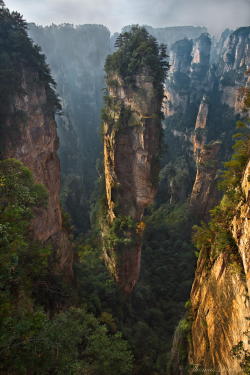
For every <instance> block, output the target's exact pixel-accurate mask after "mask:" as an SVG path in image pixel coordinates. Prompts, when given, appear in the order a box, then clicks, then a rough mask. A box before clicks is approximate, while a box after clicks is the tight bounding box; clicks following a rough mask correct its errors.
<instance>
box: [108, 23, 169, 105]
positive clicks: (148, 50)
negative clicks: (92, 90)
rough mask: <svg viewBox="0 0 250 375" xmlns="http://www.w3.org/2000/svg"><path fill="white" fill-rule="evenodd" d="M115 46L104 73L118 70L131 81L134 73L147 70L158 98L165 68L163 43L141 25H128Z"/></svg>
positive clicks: (165, 71) (125, 79) (133, 79)
mask: <svg viewBox="0 0 250 375" xmlns="http://www.w3.org/2000/svg"><path fill="white" fill-rule="evenodd" d="M116 47H117V48H118V49H117V51H116V52H115V53H113V54H112V55H109V56H108V57H107V60H106V64H105V71H106V73H107V74H110V73H111V74H113V73H118V74H119V75H120V76H121V77H122V78H123V79H124V81H125V82H126V83H128V84H132V85H134V84H135V75H137V74H146V75H147V74H148V75H150V76H152V77H153V79H154V84H155V86H156V87H158V88H159V96H160V97H161V98H162V97H163V82H164V80H165V78H166V74H167V71H168V69H169V64H168V62H167V60H166V59H167V53H166V47H165V46H164V45H163V44H161V45H159V44H158V42H157V41H156V39H155V38H154V37H153V36H151V35H150V34H149V33H148V32H147V30H146V29H145V28H144V27H139V26H132V28H131V31H129V32H124V33H121V34H120V35H119V36H118V38H117V40H116Z"/></svg>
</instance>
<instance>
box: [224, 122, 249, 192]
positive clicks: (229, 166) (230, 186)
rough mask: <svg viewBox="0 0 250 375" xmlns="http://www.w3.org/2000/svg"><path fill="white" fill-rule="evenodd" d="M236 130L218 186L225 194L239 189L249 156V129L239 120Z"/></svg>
mask: <svg viewBox="0 0 250 375" xmlns="http://www.w3.org/2000/svg"><path fill="white" fill-rule="evenodd" d="M237 129H238V132H237V133H236V134H235V135H234V138H235V139H236V141H235V143H234V146H233V150H234V153H233V155H232V158H231V160H230V161H228V162H226V163H225V170H224V171H223V174H222V180H221V182H220V185H219V186H220V188H221V189H222V190H224V191H226V193H227V194H230V195H234V194H237V192H238V193H239V191H240V190H241V186H240V183H241V179H242V173H243V171H244V169H245V167H246V165H247V162H248V160H249V158H250V129H249V127H248V126H247V125H246V124H245V123H243V122H241V121H239V122H237Z"/></svg>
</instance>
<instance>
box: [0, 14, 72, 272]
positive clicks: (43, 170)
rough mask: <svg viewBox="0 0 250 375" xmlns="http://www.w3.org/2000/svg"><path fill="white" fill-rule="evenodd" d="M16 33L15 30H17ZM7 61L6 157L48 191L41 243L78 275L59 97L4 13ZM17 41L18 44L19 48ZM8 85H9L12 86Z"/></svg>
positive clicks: (38, 217) (40, 60) (38, 220)
mask: <svg viewBox="0 0 250 375" xmlns="http://www.w3.org/2000/svg"><path fill="white" fill-rule="evenodd" d="M13 30H15V31H13ZM0 31H1V33H0V37H1V41H2V46H3V51H4V54H5V55H4V56H5V59H3V60H2V61H1V67H0V69H1V73H2V72H5V73H4V75H3V74H1V93H0V95H1V99H2V101H1V108H0V115H1V125H0V139H1V158H2V159H4V158H16V159H18V160H20V161H22V162H23V163H24V164H25V165H26V166H27V167H29V168H30V169H31V171H32V172H33V175H34V178H35V181H36V182H37V183H41V184H43V185H44V186H45V187H46V189H47V190H48V205H47V207H46V208H40V209H37V210H36V212H35V217H34V219H33V222H32V228H31V230H32V233H33V236H34V238H35V239H37V240H39V241H42V242H47V241H50V243H52V245H53V247H54V249H55V251H56V255H57V264H58V269H60V270H61V271H64V272H65V273H67V275H71V274H72V249H71V246H70V244H69V241H68V239H67V235H66V233H65V232H64V230H63V225H62V213H61V207H60V199H59V196H60V163H59V159H58V156H57V149H58V137H57V133H56V122H55V111H56V108H57V107H58V102H57V98H56V96H55V93H54V90H53V88H52V86H53V84H54V82H53V80H52V79H51V76H50V73H49V70H48V67H47V65H46V64H45V60H44V56H43V55H41V53H40V51H39V49H38V48H37V47H36V46H34V45H33V44H32V43H31V41H30V40H29V38H28V36H27V33H26V24H25V23H24V22H23V21H22V19H21V16H20V15H18V14H10V13H9V11H8V10H7V9H1V29H0ZM13 40H15V41H17V42H18V43H14V42H13ZM6 82H7V83H6Z"/></svg>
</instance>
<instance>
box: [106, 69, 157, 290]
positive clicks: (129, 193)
mask: <svg viewBox="0 0 250 375" xmlns="http://www.w3.org/2000/svg"><path fill="white" fill-rule="evenodd" d="M109 80H110V81H116V87H110V86H109V87H108V95H109V97H110V98H111V100H114V101H115V102H116V103H117V104H118V106H117V109H115V110H114V111H113V112H110V115H111V116H112V117H113V120H114V121H118V122H119V120H121V111H124V110H125V111H127V116H126V119H125V121H124V122H122V123H120V125H118V123H117V122H116V124H115V123H114V122H112V121H105V122H104V125H103V126H104V168H105V183H106V197H107V206H108V207H107V215H108V222H109V223H110V224H111V225H112V222H115V220H116V218H117V217H118V216H120V217H130V218H131V219H132V220H133V222H134V224H135V226H136V227H135V228H134V229H135V233H136V234H135V243H134V244H133V245H130V246H125V247H124V248H123V250H122V249H121V248H120V249H119V246H118V248H117V247H116V248H114V249H111V248H110V246H106V247H105V246H104V252H105V260H106V263H107V265H108V267H109V268H110V269H111V272H112V273H113V274H114V276H115V278H116V280H117V281H118V283H119V284H120V285H121V287H122V289H123V290H124V291H125V292H126V293H130V292H131V291H132V289H133V288H134V286H135V284H136V282H137V280H138V277H139V272H140V258H141V246H142V240H141V236H142V232H143V228H144V223H143V213H144V209H145V208H146V207H147V206H149V205H150V204H152V203H153V199H154V196H155V193H156V182H157V174H158V169H159V165H158V159H159V151H160V132H161V119H160V112H161V103H160V101H159V100H157V96H156V92H155V88H154V83H153V78H152V77H151V76H150V75H148V74H147V72H146V71H145V72H142V73H141V74H138V75H137V76H136V83H135V87H134V88H131V87H129V86H128V85H126V84H125V82H124V81H123V79H122V78H121V77H119V76H117V75H114V76H112V77H109ZM119 105H121V106H122V107H119ZM121 108H123V109H121ZM128 232H129V230H128ZM104 235H105V229H104ZM117 254H120V255H119V256H118V255H117ZM117 256H118V258H119V259H118V261H117Z"/></svg>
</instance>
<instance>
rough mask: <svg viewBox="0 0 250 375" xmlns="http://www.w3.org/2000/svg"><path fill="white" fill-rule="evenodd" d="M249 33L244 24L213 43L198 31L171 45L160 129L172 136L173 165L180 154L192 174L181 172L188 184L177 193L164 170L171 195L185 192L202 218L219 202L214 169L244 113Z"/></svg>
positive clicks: (219, 166) (170, 150)
mask: <svg viewBox="0 0 250 375" xmlns="http://www.w3.org/2000/svg"><path fill="white" fill-rule="evenodd" d="M249 33H250V28H249V27H244V28H240V29H238V30H236V31H235V32H230V31H229V30H227V31H225V32H224V33H223V34H222V37H221V40H220V41H219V42H218V43H217V44H215V43H213V44H211V41H210V38H209V36H208V35H207V34H202V35H201V36H200V37H199V38H197V39H195V40H188V39H183V40H179V41H177V42H175V43H174V44H173V45H172V47H171V50H170V64H171V69H170V74H169V78H168V79H167V81H166V89H165V94H166V100H165V102H164V113H165V116H166V120H165V124H164V125H165V129H166V130H165V134H166V139H167V140H168V139H171V143H169V145H168V146H169V160H171V161H170V162H169V164H170V163H172V164H171V165H172V166H173V169H174V170H175V169H177V168H179V167H178V163H180V161H179V160H181V159H182V162H181V163H182V165H183V164H185V165H186V169H187V170H189V175H190V176H191V180H192V181H191V182H188V181H187V178H186V177H185V175H184V174H183V180H182V182H181V184H182V185H185V186H190V187H191V189H190V190H189V189H188V188H186V190H185V192H184V195H183V190H181V196H180V194H179V195H178V194H177V196H176V191H173V189H172V188H171V180H172V179H173V178H172V177H171V176H169V181H170V186H169V191H170V200H171V201H172V199H173V197H174V200H175V201H177V200H178V199H182V200H185V199H187V197H188V196H190V205H191V208H192V209H194V210H195V214H198V216H200V217H203V218H204V217H208V213H209V210H210V209H211V208H212V207H213V205H214V204H215V203H216V202H218V199H219V197H220V194H219V193H218V191H217V190H216V183H215V181H216V178H217V171H218V170H219V169H220V168H221V166H222V165H221V161H223V160H227V159H228V158H229V157H230V153H229V151H228V150H230V149H231V145H232V140H231V137H232V134H233V132H234V128H235V122H236V120H237V119H239V118H240V117H244V116H245V114H244V113H243V112H242V108H243V107H244V92H245V90H246V89H247V88H248V87H249V78H248V77H247V76H246V74H245V73H246V71H247V69H248V66H249V50H250V48H249ZM167 142H168V141H167ZM219 144H220V145H219ZM209 150H210V151H209ZM180 151H181V152H180ZM175 178H176V177H174V179H175ZM187 182H188V183H187ZM172 185H174V186H176V184H175V183H173V184H172ZM175 190H176V189H175ZM202 207H203V208H202Z"/></svg>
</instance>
